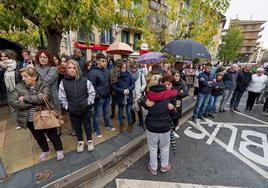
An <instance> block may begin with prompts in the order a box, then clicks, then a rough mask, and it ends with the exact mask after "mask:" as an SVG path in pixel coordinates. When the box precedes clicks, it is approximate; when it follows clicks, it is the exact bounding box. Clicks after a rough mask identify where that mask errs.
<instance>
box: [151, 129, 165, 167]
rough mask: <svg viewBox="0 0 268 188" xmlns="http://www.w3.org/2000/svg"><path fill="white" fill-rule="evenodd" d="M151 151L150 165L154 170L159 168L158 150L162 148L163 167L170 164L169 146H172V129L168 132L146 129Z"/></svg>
mask: <svg viewBox="0 0 268 188" xmlns="http://www.w3.org/2000/svg"><path fill="white" fill-rule="evenodd" d="M146 135H147V141H148V147H149V153H150V166H151V168H152V169H153V170H156V169H157V166H158V162H157V151H158V149H159V150H160V160H161V167H166V166H167V165H168V164H169V146H170V131H168V132H166V133H153V132H150V131H148V130H147V131H146Z"/></svg>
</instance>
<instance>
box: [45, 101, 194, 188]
mask: <svg viewBox="0 0 268 188" xmlns="http://www.w3.org/2000/svg"><path fill="white" fill-rule="evenodd" d="M194 105H195V103H193V104H191V105H190V106H189V107H188V108H186V109H185V111H183V112H182V116H185V115H186V114H188V113H189V112H191V111H192V109H193V108H194ZM146 142H147V140H146V134H143V135H140V136H138V137H137V138H135V139H133V140H132V141H131V142H129V143H128V144H126V145H124V146H123V147H121V148H119V149H118V150H117V151H115V152H113V153H111V154H110V155H108V156H106V157H105V158H103V159H100V160H98V161H96V162H94V163H92V164H90V165H88V166H85V167H83V168H81V169H79V170H77V171H75V172H72V173H70V174H68V175H67V176H64V177H62V178H59V179H57V180H55V181H53V182H50V183H48V184H47V185H45V186H42V188H62V187H64V188H73V187H77V186H78V185H80V184H82V183H84V182H86V181H92V180H93V179H94V178H96V177H97V176H99V175H102V174H103V173H104V172H105V171H107V170H108V169H110V168H111V167H113V166H115V165H116V164H117V163H119V162H120V161H122V160H123V159H124V158H125V157H126V156H128V155H129V154H131V153H133V152H134V151H136V150H137V149H138V148H140V147H141V146H142V145H144V144H145V143H146Z"/></svg>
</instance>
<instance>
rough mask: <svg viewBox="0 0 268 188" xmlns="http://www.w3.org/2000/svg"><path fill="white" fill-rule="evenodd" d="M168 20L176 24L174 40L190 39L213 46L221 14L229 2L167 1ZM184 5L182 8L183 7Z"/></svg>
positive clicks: (212, 0)
mask: <svg viewBox="0 0 268 188" xmlns="http://www.w3.org/2000/svg"><path fill="white" fill-rule="evenodd" d="M168 2H169V7H171V10H170V14H169V18H170V19H171V20H173V21H174V22H176V28H175V31H174V38H175V39H192V40H194V41H197V42H200V43H202V44H204V45H205V46H213V37H214V36H215V35H216V34H217V31H218V27H219V24H220V23H221V17H222V14H223V13H225V12H226V10H227V9H228V7H229V5H230V0H168ZM183 4H184V6H183Z"/></svg>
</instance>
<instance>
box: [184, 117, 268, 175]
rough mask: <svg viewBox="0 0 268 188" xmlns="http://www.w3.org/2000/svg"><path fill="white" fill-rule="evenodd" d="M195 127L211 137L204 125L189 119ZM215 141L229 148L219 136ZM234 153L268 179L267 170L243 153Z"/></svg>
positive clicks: (233, 152)
mask: <svg viewBox="0 0 268 188" xmlns="http://www.w3.org/2000/svg"><path fill="white" fill-rule="evenodd" d="M188 122H189V123H190V124H191V125H192V126H193V127H195V128H196V129H197V130H199V131H201V132H202V133H204V134H205V135H206V136H208V137H210V136H211V134H210V133H209V132H208V131H207V130H206V129H204V127H202V126H201V125H200V124H199V123H197V124H195V123H194V122H192V121H188ZM214 141H215V142H216V143H217V144H219V145H220V146H222V147H223V148H224V149H226V150H227V149H228V146H227V145H226V144H225V143H223V142H222V141H221V140H219V139H218V138H216V137H215V138H214ZM230 153H232V154H233V155H234V156H236V157H237V158H238V159H240V160H241V161H243V162H244V163H245V164H247V165H248V166H250V167H251V168H252V169H253V170H255V171H256V172H257V173H259V174H260V175H262V176H263V177H265V178H266V179H268V173H267V172H266V171H264V170H263V169H261V168H260V167H258V166H257V165H255V164H254V163H253V162H251V161H250V160H248V159H247V158H246V157H244V156H243V155H241V154H240V153H238V152H236V151H235V150H233V151H232V152H230Z"/></svg>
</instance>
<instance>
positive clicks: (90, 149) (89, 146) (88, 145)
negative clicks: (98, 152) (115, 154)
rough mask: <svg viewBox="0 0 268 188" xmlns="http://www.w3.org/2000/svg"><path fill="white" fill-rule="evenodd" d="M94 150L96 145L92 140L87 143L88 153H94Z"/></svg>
mask: <svg viewBox="0 0 268 188" xmlns="http://www.w3.org/2000/svg"><path fill="white" fill-rule="evenodd" d="M93 150H94V144H93V141H92V140H89V141H87V151H93Z"/></svg>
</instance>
